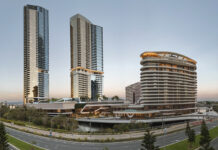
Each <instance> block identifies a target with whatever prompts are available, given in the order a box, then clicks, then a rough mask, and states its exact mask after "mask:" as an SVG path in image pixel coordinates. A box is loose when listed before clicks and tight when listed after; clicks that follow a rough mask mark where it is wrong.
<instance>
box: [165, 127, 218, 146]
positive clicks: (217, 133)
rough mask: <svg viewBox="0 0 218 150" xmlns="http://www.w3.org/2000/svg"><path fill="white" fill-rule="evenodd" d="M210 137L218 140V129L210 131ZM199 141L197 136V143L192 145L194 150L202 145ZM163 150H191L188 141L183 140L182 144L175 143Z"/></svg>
mask: <svg viewBox="0 0 218 150" xmlns="http://www.w3.org/2000/svg"><path fill="white" fill-rule="evenodd" d="M210 137H211V139H214V138H217V137H218V127H215V128H213V129H211V130H210ZM199 141H200V135H197V136H196V141H195V143H194V144H193V145H192V150H194V149H196V148H198V147H199V146H200V145H199ZM161 150H189V147H188V141H187V139H186V140H183V141H181V142H178V143H175V144H172V145H168V146H166V147H165V149H164V147H163V148H161Z"/></svg>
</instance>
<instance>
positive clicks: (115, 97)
mask: <svg viewBox="0 0 218 150" xmlns="http://www.w3.org/2000/svg"><path fill="white" fill-rule="evenodd" d="M119 99H120V98H119V97H118V96H116V95H115V96H114V97H112V100H119Z"/></svg>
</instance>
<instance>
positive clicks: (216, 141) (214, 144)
mask: <svg viewBox="0 0 218 150" xmlns="http://www.w3.org/2000/svg"><path fill="white" fill-rule="evenodd" d="M211 146H212V147H213V148H214V149H215V150H216V149H218V138H216V139H214V140H213V141H212V142H211Z"/></svg>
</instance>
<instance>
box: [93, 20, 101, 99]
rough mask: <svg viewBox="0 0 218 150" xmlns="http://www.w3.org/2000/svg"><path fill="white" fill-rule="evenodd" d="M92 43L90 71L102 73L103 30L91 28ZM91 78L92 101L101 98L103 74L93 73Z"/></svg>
mask: <svg viewBox="0 0 218 150" xmlns="http://www.w3.org/2000/svg"><path fill="white" fill-rule="evenodd" d="M91 41H92V70H95V71H99V72H103V71H104V68H103V28H102V27H100V26H97V25H93V24H92V26H91ZM92 76H93V77H92V78H91V79H92V81H91V87H92V99H97V98H99V97H100V98H101V97H102V95H103V74H99V73H94V74H93V75H92Z"/></svg>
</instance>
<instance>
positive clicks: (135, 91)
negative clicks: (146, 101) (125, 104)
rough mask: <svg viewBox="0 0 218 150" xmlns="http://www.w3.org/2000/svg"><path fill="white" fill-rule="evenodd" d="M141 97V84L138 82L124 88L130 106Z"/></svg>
mask: <svg viewBox="0 0 218 150" xmlns="http://www.w3.org/2000/svg"><path fill="white" fill-rule="evenodd" d="M140 96H141V84H140V82H137V83H134V84H131V85H129V86H127V87H126V100H127V101H129V102H130V103H132V104H136V103H137V102H138V101H139V99H140Z"/></svg>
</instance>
